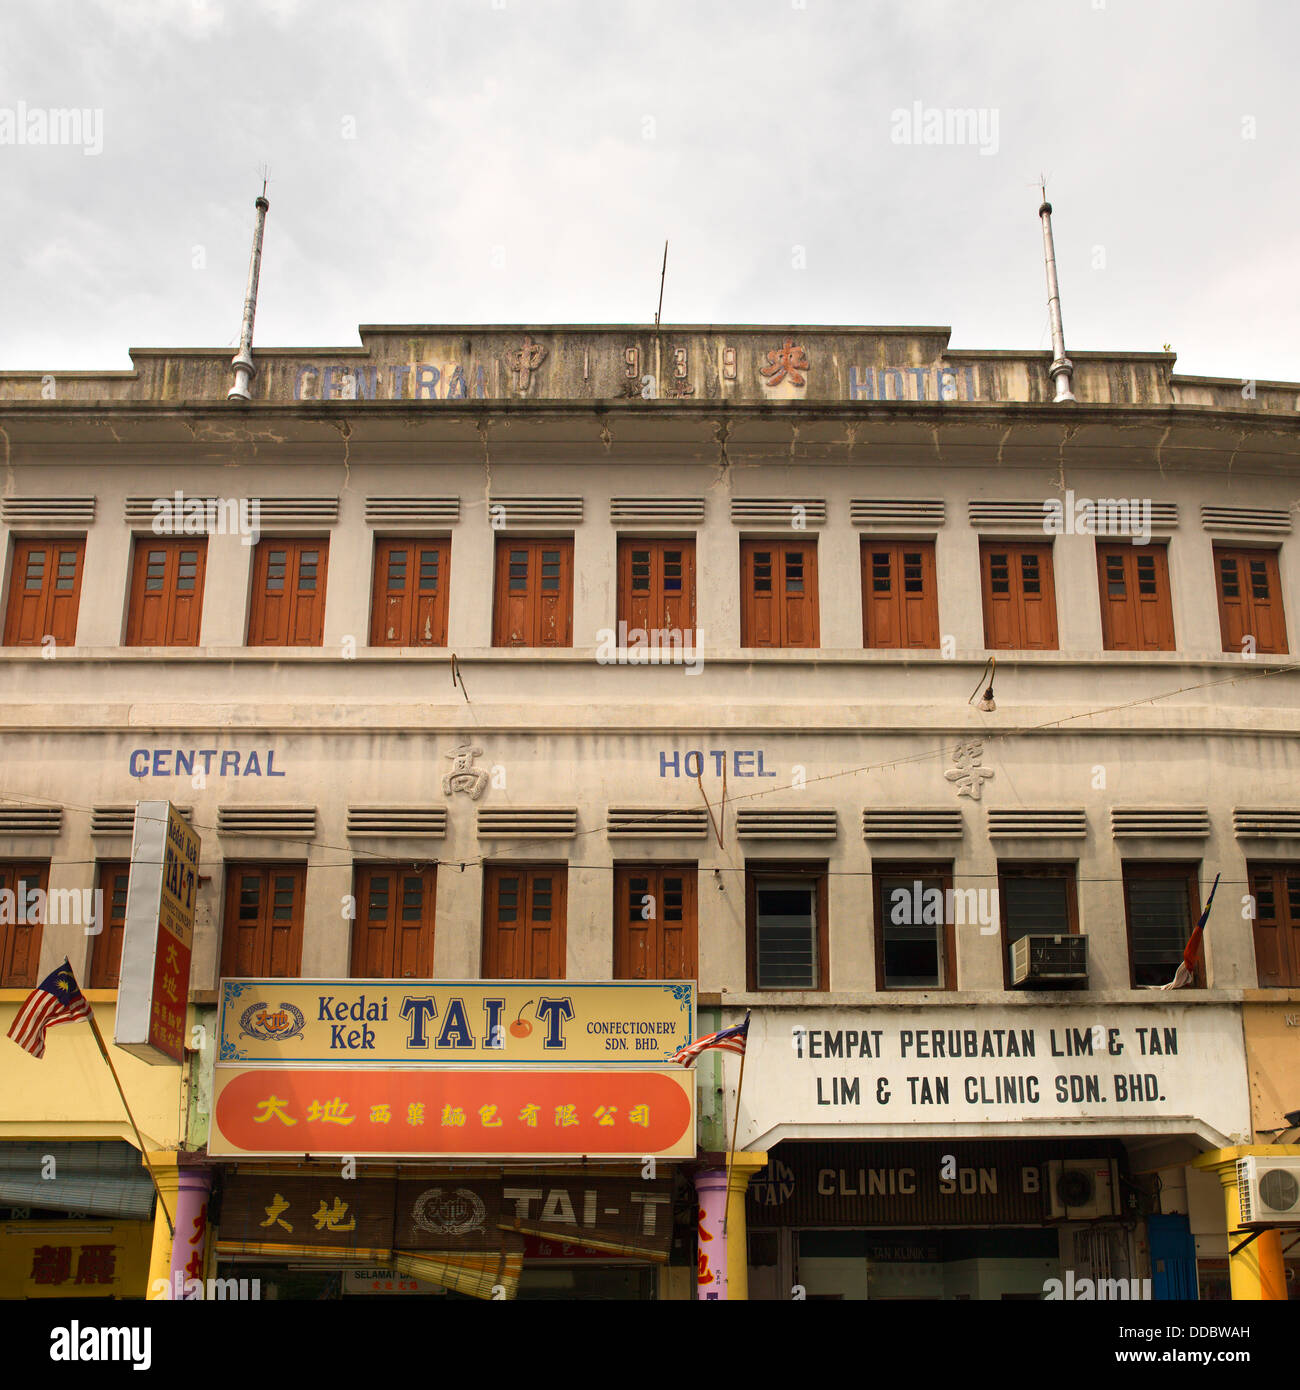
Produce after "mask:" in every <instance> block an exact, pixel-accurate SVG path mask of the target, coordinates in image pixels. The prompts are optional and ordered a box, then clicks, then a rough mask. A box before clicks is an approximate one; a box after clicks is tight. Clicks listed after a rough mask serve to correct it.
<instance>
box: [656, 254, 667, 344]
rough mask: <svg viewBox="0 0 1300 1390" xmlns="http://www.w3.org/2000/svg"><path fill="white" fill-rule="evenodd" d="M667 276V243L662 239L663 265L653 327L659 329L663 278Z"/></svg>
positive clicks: (662, 304)
mask: <svg viewBox="0 0 1300 1390" xmlns="http://www.w3.org/2000/svg"><path fill="white" fill-rule="evenodd" d="M667 274H668V241H667V238H665V239H664V265H663V269H662V270H661V271H660V272H659V307H658V308H657V309H656V310H655V327H656V328H658V327H659V315H660V314H662V313H663V311H664V277H665V276H666V275H667Z"/></svg>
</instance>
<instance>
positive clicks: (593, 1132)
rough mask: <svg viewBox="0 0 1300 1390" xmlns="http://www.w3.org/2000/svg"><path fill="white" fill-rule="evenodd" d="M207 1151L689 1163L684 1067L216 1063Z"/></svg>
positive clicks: (690, 1130) (691, 1102)
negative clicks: (679, 1160)
mask: <svg viewBox="0 0 1300 1390" xmlns="http://www.w3.org/2000/svg"><path fill="white" fill-rule="evenodd" d="M212 1116H213V1122H212V1129H211V1131H210V1133H209V1136H208V1152H209V1153H210V1154H212V1155H214V1156H225V1157H236V1156H238V1157H243V1156H248V1155H259V1156H266V1157H272V1156H276V1155H280V1156H285V1155H291V1154H292V1155H300V1154H312V1155H328V1154H337V1155H343V1156H346V1155H356V1156H365V1157H384V1158H429V1157H438V1156H448V1157H451V1156H455V1157H459V1158H468V1157H476V1158H484V1157H510V1158H528V1157H535V1158H557V1157H577V1156H582V1157H591V1158H600V1159H613V1158H637V1159H641V1158H646V1157H658V1158H689V1157H692V1156H693V1155H694V1152H695V1077H694V1073H693V1072H692V1071H691V1070H689V1069H685V1068H681V1067H674V1068H673V1069H672V1070H668V1069H666V1068H665V1069H658V1070H650V1069H644V1068H643V1069H639V1070H635V1071H634V1070H630V1069H627V1068H617V1067H610V1068H604V1069H600V1068H594V1067H586V1068H574V1067H566V1068H550V1069H540V1068H535V1069H533V1070H518V1071H516V1070H502V1069H497V1068H486V1067H477V1068H473V1067H466V1068H448V1067H427V1068H409V1067H408V1068H405V1069H397V1068H389V1069H386V1070H383V1071H379V1070H376V1069H374V1068H362V1067H355V1068H344V1067H335V1068H330V1067H317V1068H298V1067H295V1068H285V1067H264V1068H254V1069H246V1068H239V1067H218V1068H217V1069H216V1075H215V1094H214V1096H213V1105H212Z"/></svg>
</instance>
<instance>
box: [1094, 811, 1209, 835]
mask: <svg viewBox="0 0 1300 1390" xmlns="http://www.w3.org/2000/svg"><path fill="white" fill-rule="evenodd" d="M1110 828H1111V833H1112V834H1113V835H1115V836H1128V837H1131V836H1135V835H1146V836H1151V837H1158V838H1160V839H1168V838H1170V837H1171V836H1172V837H1175V838H1179V839H1204V838H1205V836H1207V835H1208V834H1209V833H1210V813H1209V812H1208V811H1207V810H1206V809H1205V807H1204V806H1191V807H1185V806H1165V807H1150V806H1115V807H1113V808H1112V809H1111V813H1110Z"/></svg>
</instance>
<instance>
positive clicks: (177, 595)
mask: <svg viewBox="0 0 1300 1390" xmlns="http://www.w3.org/2000/svg"><path fill="white" fill-rule="evenodd" d="M207 554H208V543H207V541H206V539H204V540H183V541H178V540H153V539H152V538H146V537H144V536H141V537H140V538H139V540H137V541H136V543H135V558H134V561H133V566H132V572H131V604H130V611H129V613H128V614H127V623H126V645H127V646H128V647H197V646H198V644H199V625H200V622H201V620H202V617H203V573H204V569H205V566H206V563H207Z"/></svg>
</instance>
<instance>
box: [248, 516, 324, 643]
mask: <svg viewBox="0 0 1300 1390" xmlns="http://www.w3.org/2000/svg"><path fill="white" fill-rule="evenodd" d="M328 562H329V542H328V541H327V540H301V541H299V540H283V539H281V540H263V541H259V542H258V546H257V550H256V552H255V554H254V556H253V611H252V613H251V615H250V617H249V622H248V645H249V646H250V647H319V646H320V645H321V644H322V642H323V641H324V636H325V576H326V570H327V568H328Z"/></svg>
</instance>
